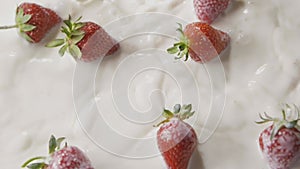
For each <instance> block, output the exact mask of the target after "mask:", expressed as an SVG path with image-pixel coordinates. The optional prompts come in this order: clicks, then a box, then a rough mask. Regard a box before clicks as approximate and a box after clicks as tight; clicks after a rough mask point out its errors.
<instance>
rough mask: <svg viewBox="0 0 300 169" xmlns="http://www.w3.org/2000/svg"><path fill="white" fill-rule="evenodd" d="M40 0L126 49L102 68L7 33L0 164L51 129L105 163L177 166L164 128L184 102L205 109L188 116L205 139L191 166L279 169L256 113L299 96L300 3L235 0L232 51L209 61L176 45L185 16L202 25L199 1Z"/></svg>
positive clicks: (0, 79) (228, 26)
mask: <svg viewBox="0 0 300 169" xmlns="http://www.w3.org/2000/svg"><path fill="white" fill-rule="evenodd" d="M31 2H35V3H38V4H41V5H43V6H46V7H49V8H52V9H54V10H55V11H57V12H58V13H59V14H60V15H61V16H62V17H63V18H67V16H68V14H71V15H72V16H74V18H76V17H79V16H83V19H82V21H88V20H90V21H94V22H96V23H98V24H100V25H102V26H103V27H105V28H106V29H107V31H108V32H109V33H110V34H111V35H112V36H114V37H115V38H116V39H117V40H120V44H121V50H120V52H118V53H117V54H115V55H113V56H110V57H106V58H104V59H103V60H102V62H101V64H99V67H98V68H97V66H98V63H97V62H95V63H79V62H78V63H76V62H75V61H74V60H73V59H72V57H70V55H68V54H67V55H66V56H64V57H60V56H59V55H58V54H57V51H58V49H47V48H45V47H44V45H45V43H46V42H42V43H41V44H37V45H33V44H29V43H27V42H26V41H25V40H23V39H21V38H20V36H19V35H18V34H17V31H16V30H4V31H1V32H0V37H1V41H0V49H1V50H0V54H1V57H0V129H1V130H0V145H1V146H0V157H1V158H0V161H1V168H4V169H15V168H20V166H21V164H22V163H23V162H24V161H25V160H27V159H28V158H30V157H33V156H38V155H43V154H44V155H46V153H47V144H48V139H49V137H50V135H51V134H54V135H56V136H57V137H58V136H65V137H67V140H68V142H69V144H71V145H77V146H78V147H80V148H81V149H82V150H84V151H85V152H86V153H87V155H88V156H89V158H90V159H91V161H92V163H93V166H94V167H95V168H96V169H100V168H102V169H105V168H110V169H124V168H130V169H140V168H145V169H153V168H156V169H160V168H161V169H163V168H166V167H165V165H164V162H163V160H162V158H161V157H160V156H159V155H158V150H157V146H156V143H155V133H156V130H157V128H154V127H153V124H157V123H158V122H159V121H160V120H161V118H160V113H161V111H162V109H163V107H166V108H172V106H173V105H174V104H176V103H192V104H193V106H194V109H195V111H196V114H195V117H193V118H192V119H190V120H189V121H188V122H190V123H191V124H192V125H193V126H194V127H195V130H196V131H197V134H198V137H199V142H200V143H199V146H198V151H197V152H195V154H194V156H193V159H192V160H191V163H190V169H199V168H205V169H241V168H243V169H253V168H256V169H267V168H268V167H267V164H266V163H265V161H264V159H263V158H262V156H261V154H260V151H259V148H258V144H257V140H258V136H259V133H260V132H261V131H262V130H263V129H264V127H267V126H258V125H256V124H255V121H256V120H258V113H261V112H264V111H266V112H269V113H270V114H271V115H274V116H280V106H279V104H280V103H295V104H298V105H299V104H300V81H299V80H300V61H299V57H300V56H299V52H298V49H299V44H300V38H299V37H300V19H299V16H300V10H299V7H300V1H295V0H284V1H282V0H233V1H232V4H231V6H230V8H229V9H228V10H227V11H226V12H225V14H223V15H222V16H221V17H219V18H218V19H217V20H216V21H215V22H214V23H213V24H212V25H213V26H214V27H216V28H218V29H221V30H223V31H225V32H228V33H229V34H230V36H231V40H232V41H231V47H230V49H228V51H227V52H225V53H224V56H221V58H220V59H221V60H218V59H214V60H212V61H211V62H210V63H208V64H205V65H202V64H198V63H195V62H193V61H191V60H189V61H188V62H183V61H180V60H178V61H175V60H174V59H173V57H174V56H171V55H168V54H167V53H166V52H165V50H166V48H168V47H170V46H171V45H172V43H174V38H175V36H176V32H175V29H176V20H180V21H182V22H183V24H186V23H189V22H195V21H197V18H196V16H195V14H194V11H193V5H192V0H128V1H125V0H90V1H83V0H82V1H75V0H63V1H60V0H53V1H47V0H33V1H31ZM19 3H21V1H19V0H5V1H3V2H2V3H1V4H2V5H1V6H0V16H1V17H0V23H1V25H9V24H12V23H13V22H14V17H15V14H14V12H15V8H16V6H17V4H19ZM135 14H139V15H135ZM125 16H127V19H126V18H125V19H124V17H125ZM177 17H178V18H177ZM53 36H56V33H53ZM57 36H60V37H61V36H62V34H61V33H58V34H57ZM82 67H83V70H81V68H82ZM93 68H94V69H93ZM89 69H91V70H89ZM96 70H97V71H96ZM92 71H94V72H92ZM89 77H91V78H90V79H87V81H86V78H89ZM76 112H77V113H76ZM220 119H221V121H219V120H220ZM217 126H218V127H217ZM216 127H217V129H216ZM215 129H216V130H215ZM116 135H117V136H116ZM299 168H300V167H299Z"/></svg>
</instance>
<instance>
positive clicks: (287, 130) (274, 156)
mask: <svg viewBox="0 0 300 169" xmlns="http://www.w3.org/2000/svg"><path fill="white" fill-rule="evenodd" d="M287 108H288V109H289V110H292V109H291V106H289V105H287ZM292 111H294V112H295V111H296V112H297V113H298V118H297V119H296V120H290V121H289V120H287V118H286V111H285V110H282V114H283V118H282V119H279V118H272V117H270V116H268V115H267V113H265V114H264V115H265V117H263V116H262V115H260V118H261V119H262V121H260V122H257V123H258V124H263V123H266V122H273V124H272V125H271V126H269V127H268V128H266V129H265V130H263V131H262V133H261V134H260V136H259V146H260V149H261V151H262V153H263V155H264V157H265V159H266V160H267V161H268V163H269V166H270V168H271V169H291V168H293V167H295V166H294V165H295V163H296V162H297V161H299V160H300V126H299V125H298V124H297V123H298V121H299V120H300V119H299V117H300V116H299V110H298V108H297V107H296V106H295V107H294V109H293V110H292Z"/></svg>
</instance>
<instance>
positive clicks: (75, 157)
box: [22, 136, 94, 169]
mask: <svg viewBox="0 0 300 169" xmlns="http://www.w3.org/2000/svg"><path fill="white" fill-rule="evenodd" d="M63 140H64V138H58V139H56V138H55V137H54V136H51V138H50V141H49V154H50V157H36V158H32V159H29V160H28V161H26V162H25V163H24V164H23V165H22V168H24V167H27V168H29V169H94V168H93V167H92V165H91V162H90V160H89V159H88V158H87V157H86V156H85V154H84V153H83V152H82V151H81V150H80V149H78V148H77V147H74V146H67V144H65V146H64V147H63V148H60V144H61V142H62V141H63Z"/></svg>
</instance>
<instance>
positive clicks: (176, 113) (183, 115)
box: [154, 104, 195, 127]
mask: <svg viewBox="0 0 300 169" xmlns="http://www.w3.org/2000/svg"><path fill="white" fill-rule="evenodd" d="M173 109H174V110H173V112H172V111H170V110H167V109H164V111H163V112H162V116H163V117H164V118H166V119H165V120H163V121H162V122H160V123H159V124H157V125H154V127H159V126H160V125H162V124H164V123H167V122H169V121H170V119H172V118H174V117H175V118H178V119H180V120H182V121H183V120H186V119H189V118H190V117H192V116H193V115H194V114H195V111H192V105H191V104H188V105H183V106H181V105H180V104H176V105H175V106H174V108H173Z"/></svg>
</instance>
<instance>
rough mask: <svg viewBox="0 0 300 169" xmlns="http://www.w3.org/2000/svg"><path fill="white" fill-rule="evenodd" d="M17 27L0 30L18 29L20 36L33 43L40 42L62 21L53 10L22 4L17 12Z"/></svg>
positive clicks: (36, 5) (5, 27) (31, 4)
mask: <svg viewBox="0 0 300 169" xmlns="http://www.w3.org/2000/svg"><path fill="white" fill-rule="evenodd" d="M15 21H16V25H12V26H1V27H0V29H10V28H18V29H19V32H20V35H21V36H22V37H24V38H25V39H26V40H27V41H29V42H32V43H38V42H40V41H41V40H42V39H43V38H44V37H45V36H46V35H47V33H48V32H49V31H50V30H51V29H52V28H53V27H55V26H56V25H57V24H58V23H60V22H61V21H62V19H61V18H60V17H59V16H58V15H57V14H56V13H55V12H54V11H53V10H51V9H49V8H45V7H42V6H40V5H38V4H35V3H27V2H25V3H22V4H20V5H19V6H18V8H17V10H16V18H15Z"/></svg>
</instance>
